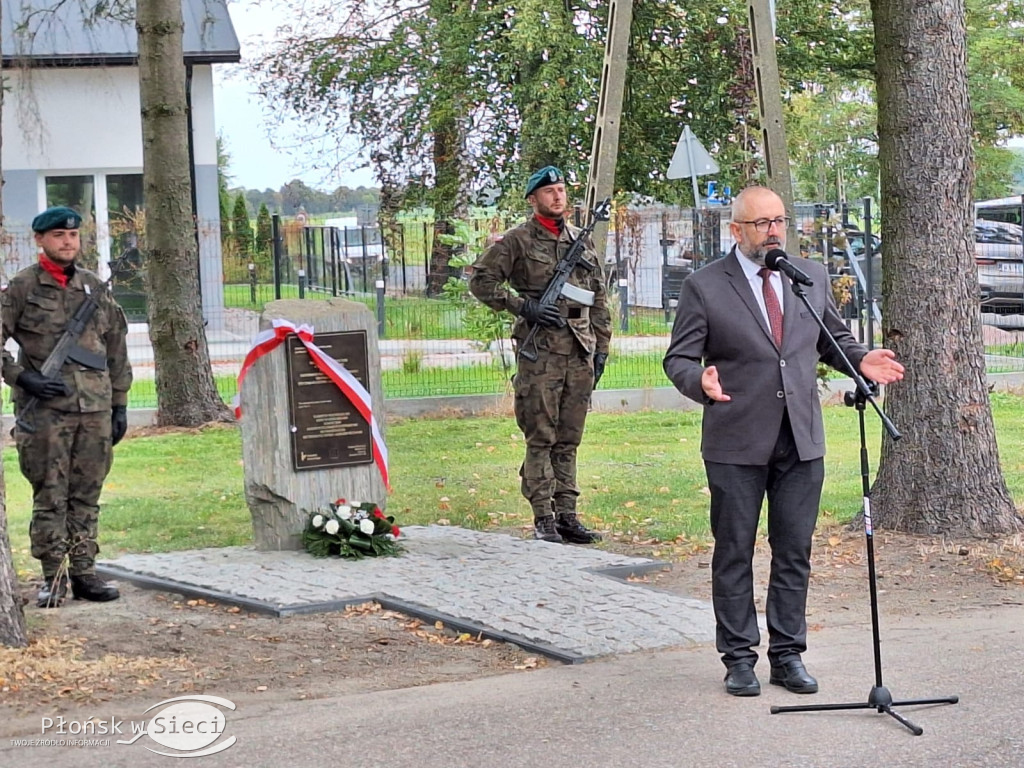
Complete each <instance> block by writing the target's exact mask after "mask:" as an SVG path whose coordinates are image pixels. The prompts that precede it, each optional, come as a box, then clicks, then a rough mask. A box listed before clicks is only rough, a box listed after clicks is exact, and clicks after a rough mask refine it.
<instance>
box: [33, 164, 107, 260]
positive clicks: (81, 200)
mask: <svg viewBox="0 0 1024 768" xmlns="http://www.w3.org/2000/svg"><path fill="white" fill-rule="evenodd" d="M53 205H66V206H68V207H69V208H74V209H75V210H76V211H78V213H79V215H80V216H81V217H82V255H81V257H80V259H81V262H82V266H84V267H85V268H86V269H91V270H94V271H95V270H96V266H97V262H98V257H97V250H96V185H95V179H94V177H93V176H92V175H91V174H90V175H89V176H47V177H46V206H47V207H50V206H53Z"/></svg>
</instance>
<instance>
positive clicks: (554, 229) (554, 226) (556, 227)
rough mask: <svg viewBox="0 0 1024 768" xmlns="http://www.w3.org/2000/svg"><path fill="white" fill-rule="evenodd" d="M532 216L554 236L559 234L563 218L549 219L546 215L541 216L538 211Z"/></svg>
mask: <svg viewBox="0 0 1024 768" xmlns="http://www.w3.org/2000/svg"><path fill="white" fill-rule="evenodd" d="M533 218H535V219H536V220H537V223H538V224H540V225H541V226H542V227H544V229H546V230H547V231H548V232H550V233H551V234H552V235H554V236H555V237H556V238H557V237H558V236H559V235H560V234H561V232H562V226H561V225H562V223H563V221H564V220H563V219H549V218H548V217H547V216H541V215H540V214H539V213H535V214H533Z"/></svg>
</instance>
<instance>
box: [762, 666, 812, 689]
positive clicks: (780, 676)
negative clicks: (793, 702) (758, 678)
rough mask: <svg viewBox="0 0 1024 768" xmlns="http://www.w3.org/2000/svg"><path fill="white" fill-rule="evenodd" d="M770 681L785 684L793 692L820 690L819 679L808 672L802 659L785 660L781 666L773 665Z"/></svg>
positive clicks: (774, 683) (775, 683) (773, 683)
mask: <svg viewBox="0 0 1024 768" xmlns="http://www.w3.org/2000/svg"><path fill="white" fill-rule="evenodd" d="M769 682H770V683H771V684H772V685H781V686H784V687H785V689H786V690H787V691H792V692H793V693H817V692H818V681H817V680H815V679H814V678H813V677H811V676H810V675H809V674H807V670H806V669H804V663H803V662H802V661H800V659H793V660H792V661H784V662H782V663H781V664H780V665H779V666H777V667H772V674H771V677H770V678H769Z"/></svg>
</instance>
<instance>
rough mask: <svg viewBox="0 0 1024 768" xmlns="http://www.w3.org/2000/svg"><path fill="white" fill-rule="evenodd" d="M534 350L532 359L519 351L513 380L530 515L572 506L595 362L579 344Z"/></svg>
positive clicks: (521, 470)
mask: <svg viewBox="0 0 1024 768" xmlns="http://www.w3.org/2000/svg"><path fill="white" fill-rule="evenodd" d="M538 354H539V356H538V358H537V361H536V362H534V363H531V362H530V361H529V360H526V359H524V358H523V357H522V356H520V357H519V360H518V367H517V370H516V376H515V380H514V381H513V386H514V389H515V413H516V423H518V424H519V429H520V430H522V433H523V437H524V438H525V439H526V459H525V460H524V461H523V465H522V467H521V468H520V470H519V474H520V476H521V477H522V493H523V496H525V497H526V499H527V500H528V501H529V502H530V507H531V508H532V509H533V515H534V517H543V516H547V515H550V514H551V513H552V511H554V512H555V513H556V514H557V513H559V512H574V511H576V497H577V496H579V495H580V489H579V486H578V485H577V484H576V449H577V448H578V447H579V444H580V441H581V440H582V439H583V427H584V424H585V422H586V420H587V409H588V408H589V406H590V394H591V393H592V392H593V391H594V364H593V357H592V356H591V355H588V354H586V353H585V352H583V351H582V350H577V352H576V353H573V354H570V355H559V354H555V353H552V352H549V351H548V350H545V349H541V350H538Z"/></svg>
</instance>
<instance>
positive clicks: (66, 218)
mask: <svg viewBox="0 0 1024 768" xmlns="http://www.w3.org/2000/svg"><path fill="white" fill-rule="evenodd" d="M80 226H82V217H81V216H79V215H78V211H76V210H75V209H74V208H68V207H67V206H64V205H58V206H54V207H52V208H47V209H46V210H45V211H43V212H42V213H40V214H39V215H38V216H36V217H35V218H34V219H32V231H33V232H38V233H39V234H43V233H44V232H49V231H50V230H51V229H78V228H79V227H80Z"/></svg>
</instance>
